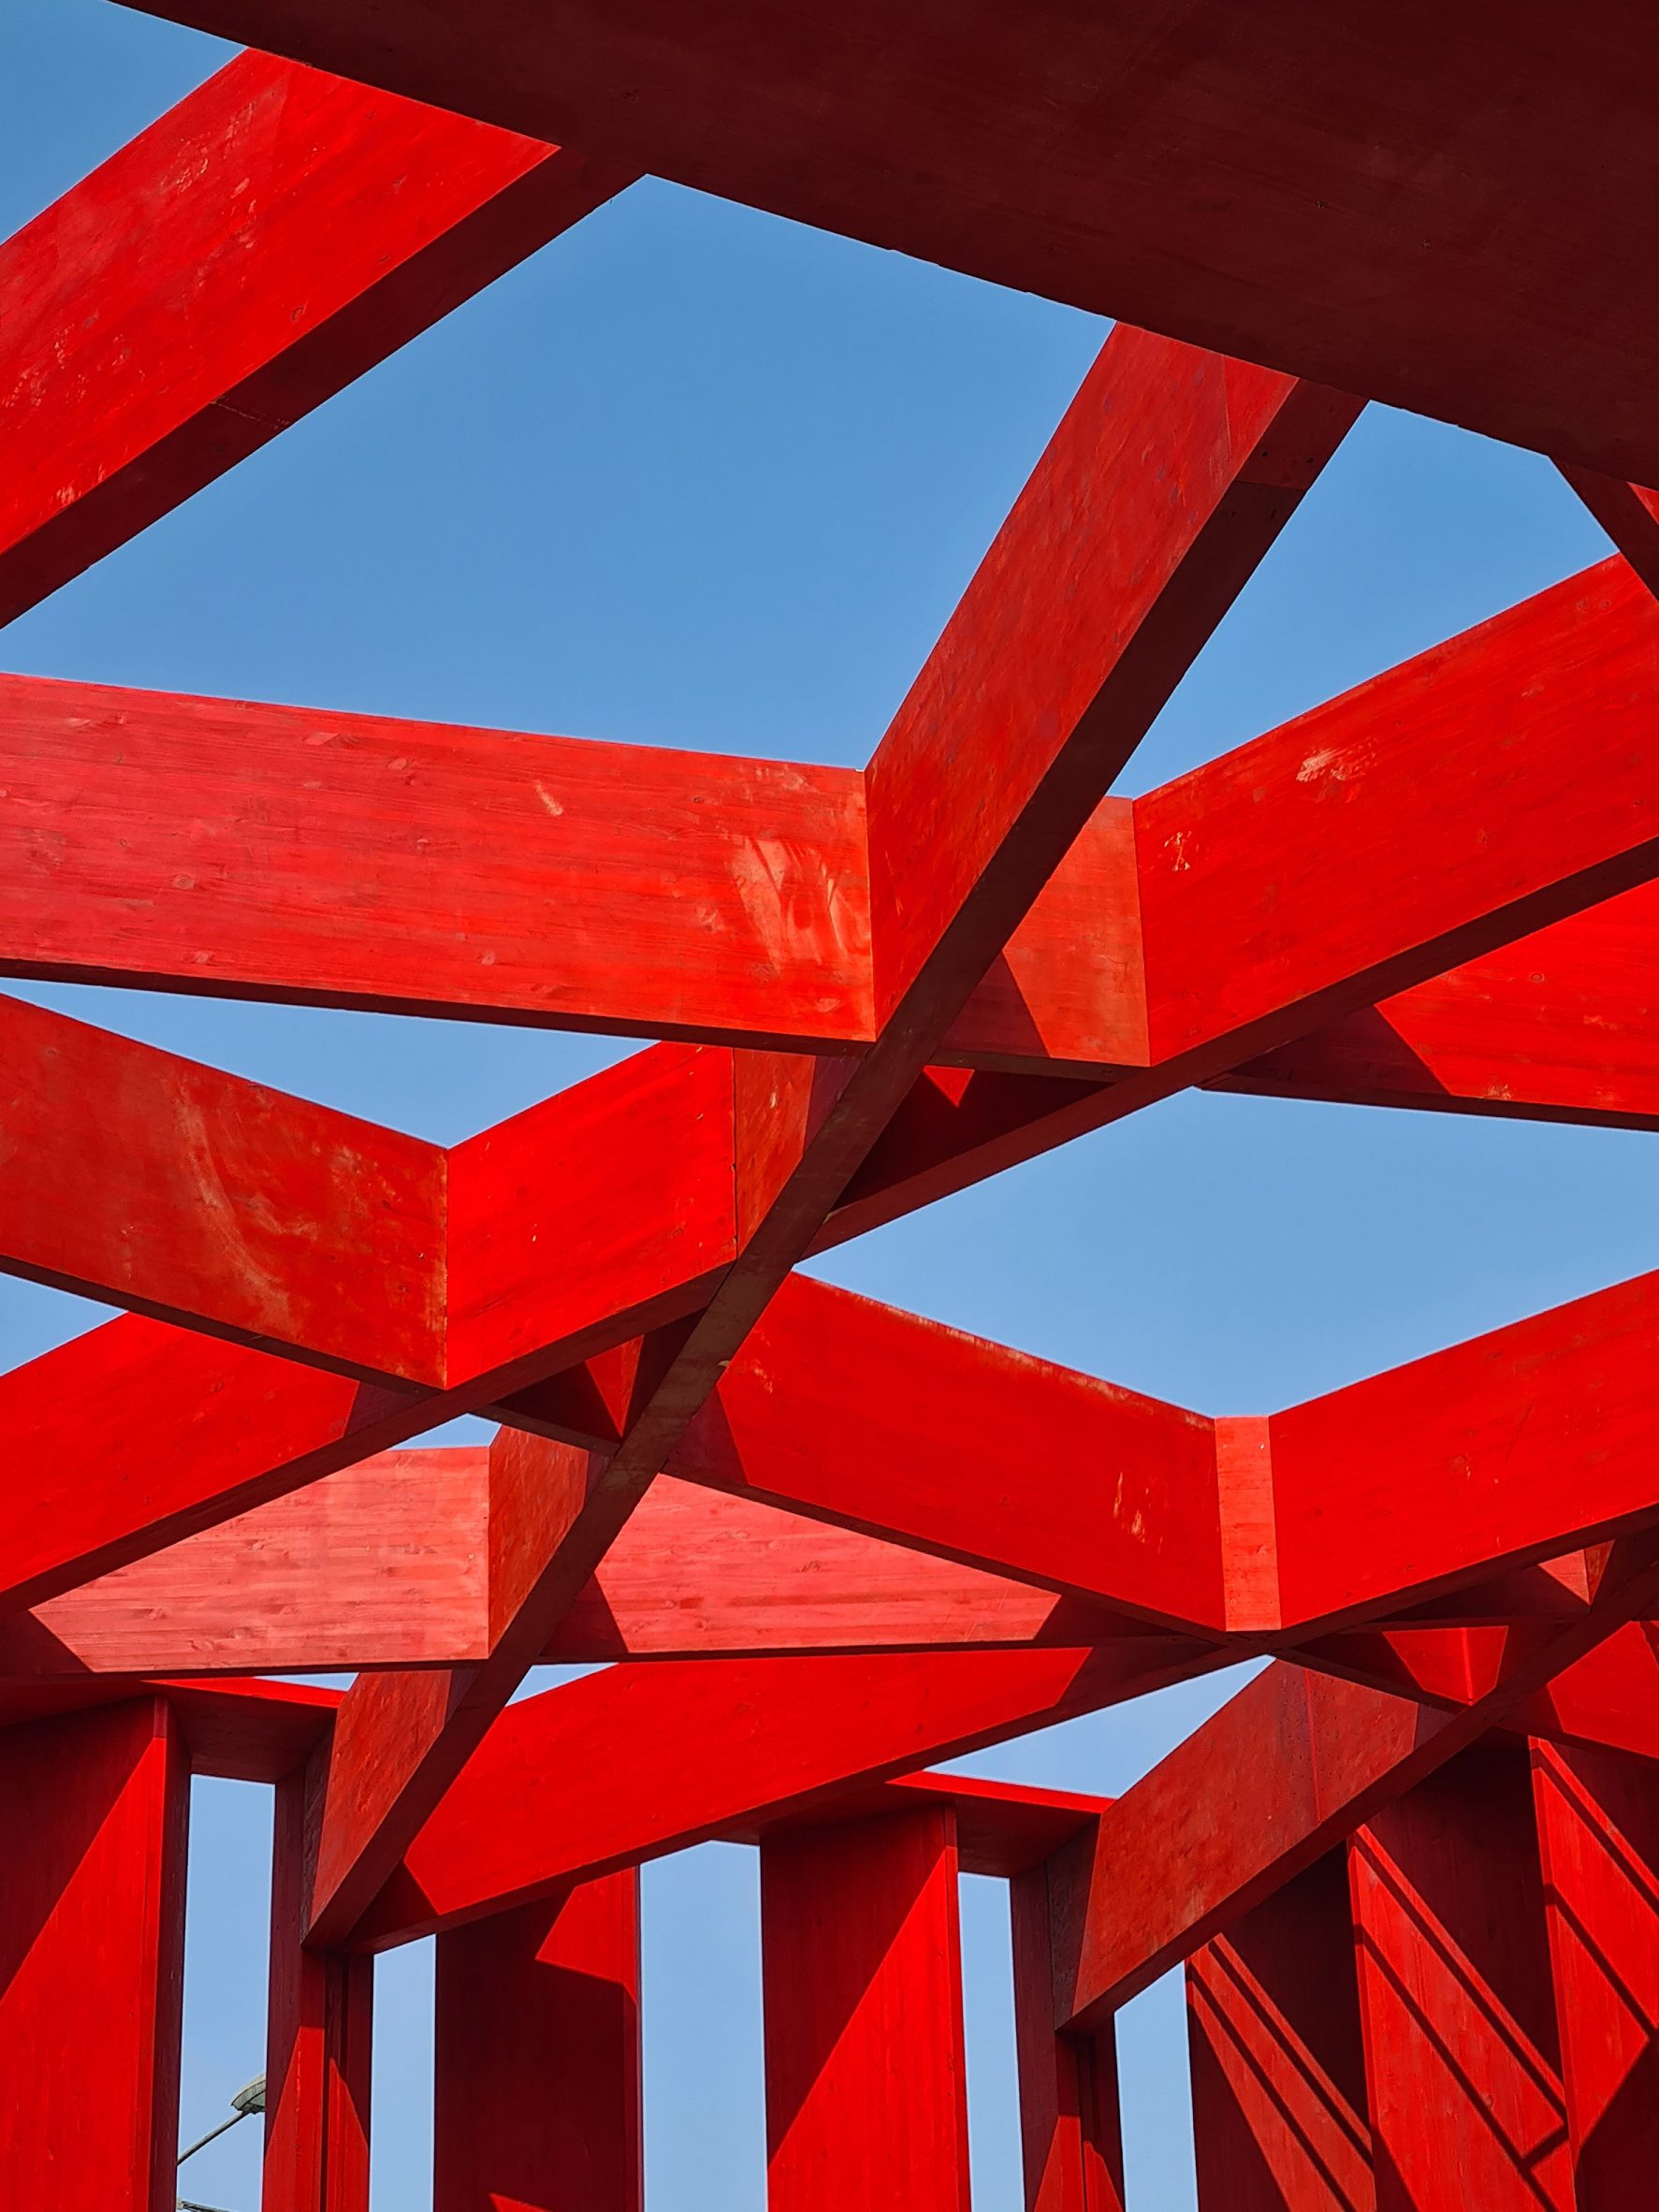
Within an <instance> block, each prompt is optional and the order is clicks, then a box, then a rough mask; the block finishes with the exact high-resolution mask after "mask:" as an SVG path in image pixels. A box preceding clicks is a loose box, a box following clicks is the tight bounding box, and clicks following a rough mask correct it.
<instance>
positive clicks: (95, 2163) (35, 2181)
mask: <svg viewBox="0 0 1659 2212" xmlns="http://www.w3.org/2000/svg"><path fill="white" fill-rule="evenodd" d="M0 1792H3V1793H4V1796H5V1799H6V1802H7V1805H8V1806H9V1807H10V1808H11V1818H10V1820H9V1821H8V1824H7V1860H6V1880H5V1883H4V1885H0V2079H3V2080H4V2081H5V2082H6V2083H7V2094H6V2096H5V2098H4V2100H3V2101H0V2197H3V2198H4V2200H5V2202H6V2203H7V2205H18V2206H20V2207H21V2206H22V2205H62V2204H65V2202H74V2203H76V2204H78V2205H79V2204H84V2205H131V2206H133V2207H134V2208H135V2212H172V2207H173V2204H174V2194H175V2192H174V2161H176V2159H177V2157H178V2144H179V2134H178V2130H179V2037H180V2030H181V2022H182V2001H183V1982H184V1852H185V1826H186V1821H187V1817H188V1799H189V1768H188V1765H187V1763H186V1760H185V1757H184V1754H183V1750H182V1743H181V1739H180V1736H179V1732H178V1729H177V1727H176V1726H175V1724H174V1723H173V1720H172V1718H171V1716H170V1714H169V1712H168V1710H167V1705H166V1703H165V1702H164V1701H163V1700H162V1699H160V1698H159V1697H156V1696H154V1695H149V1696H140V1697H138V1699H136V1700H134V1701H133V1702H131V1703H128V1704H123V1705H118V1706H114V1707H111V1708H109V1710H104V1711H100V1712H87V1713H80V1714H73V1715H65V1716H63V1717H61V1718H56V1719H50V1720H44V1719H43V1720H38V1721H35V1722H33V1723H31V1724H27V1725H25V1726H22V1727H16V1728H8V1729H6V1730H4V1731H0Z"/></svg>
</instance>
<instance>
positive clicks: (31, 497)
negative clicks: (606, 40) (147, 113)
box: [0, 53, 632, 621]
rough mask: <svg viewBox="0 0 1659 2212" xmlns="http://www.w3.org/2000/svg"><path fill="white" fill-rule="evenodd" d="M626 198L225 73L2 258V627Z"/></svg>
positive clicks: (566, 172) (284, 76) (483, 142)
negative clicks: (596, 212) (565, 234)
mask: <svg viewBox="0 0 1659 2212" xmlns="http://www.w3.org/2000/svg"><path fill="white" fill-rule="evenodd" d="M631 179H632V172H630V171H628V170H626V169H622V168H618V167H616V166H615V165H610V164H604V163H599V162H590V161H588V160H586V159H585V158H584V157H583V156H582V155H580V154H576V153H567V152H562V151H560V149H558V148H556V147H552V146H548V145H545V144H541V143H538V142H537V141H536V140H534V139H531V138H521V137H518V136H517V135H515V134H514V133H512V132H510V131H502V130H497V129H492V128H490V127H489V126H488V125H486V124H477V123H472V122H468V121H465V120H463V119H462V118H461V117H459V116H458V115H455V114H453V113H446V112H444V111H443V109H440V108H431V107H423V106H420V105H417V104H416V103H415V102H413V101H409V100H401V99H398V98H396V97H395V96H393V95H390V94H387V93H384V92H372V91H370V90H368V89H366V88H365V87H364V86H363V85H361V84H348V83H342V81H341V80H339V79H337V78H332V77H327V76H324V75H323V74H321V73H320V72H319V71H316V70H313V69H307V68H301V67H297V66H296V65H293V64H292V63H287V62H281V61H277V60H274V59H272V57H271V56H270V55H269V54H263V53H244V54H239V55H238V56H237V58H236V59H235V60H234V61H232V62H231V63H229V64H228V65H226V67H225V68H223V69H221V70H220V71H219V73H218V74H217V76H215V77H211V78H210V79H209V80H208V81H207V82H206V83H205V84H203V85H201V86H200V87H199V88H198V89H197V90H196V91H195V92H193V93H191V94H190V95H188V96H187V97H186V98H185V99H183V100H182V101H181V102H180V104H179V105H178V106H177V107H176V108H174V109H171V110H170V111H169V112H168V113H167V114H166V115H164V116H163V117H162V118H161V119H160V121H159V122H157V123H155V124H152V126H151V127H150V128H149V129H148V130H147V131H144V132H143V133H141V135H140V136H139V137H138V138H135V139H134V140H133V141H132V143H131V144H130V145H128V146H124V147H123V148H122V150H121V151H120V152H119V153H116V154H114V155H112V156H111V158H110V159H109V161H107V162H105V163H104V164H103V166H102V167H99V168H97V169H95V171H94V172H93V174H92V175H91V176H89V177H87V178H86V179H85V180H84V181H83V182H81V183H80V184H77V185H76V186H75V187H74V188H73V189H72V190H71V191H70V192H68V193H66V194H65V196H64V197H63V198H62V199H60V200H58V201H57V202H56V203H55V204H54V205H53V206H51V207H50V208H48V209H47V210H46V211H45V212H44V213H42V214H40V215H38V216H36V219H35V220H34V222H32V223H30V224H29V225H28V226H26V227H25V228H24V229H22V230H21V231H20V232H18V234H17V235H16V237H14V238H12V239H11V240H8V241H7V243H6V244H5V245H4V246H0V289H3V290H4V293H5V297H6V301H7V316H6V328H5V333H4V336H3V338H0V392H4V393H5V394H6V395H7V399H8V400H9V401H10V402H11V403H10V404H9V405H8V406H7V408H6V409H5V410H4V413H3V415H0V483H3V484H4V486H5V492H4V495H3V497H0V621H9V620H11V619H12V618H13V617H15V616H17V615H19V614H22V612H23V610H24V609H25V608H27V607H29V606H32V605H34V604H36V601H38V600H40V599H43V598H44V597H45V596H46V595H47V594H48V593H49V592H51V591H54V590H56V589H57V588H58V586H59V585H61V584H64V583H66V582H67V581H68V579H69V578H70V577H71V576H74V575H79V574H80V571H81V570H82V569H84V568H86V567H88V566H89V565H90V564H91V563H92V562H94V561H95V560H101V559H102V558H103V556H104V555H105V554H106V553H109V552H111V551H113V549H114V548H115V547H116V546H121V545H123V544H124V543H125V542H126V540H127V539H129V538H131V537H133V536H135V535H136V534H137V533H138V531H141V530H143V529H145V528H146V527H147V526H148V525H149V524H150V523H152V522H153V521H154V520H155V519H156V518H157V517H159V516H162V515H165V514H167V512H168V510H169V509H170V508H172V507H175V506H177V505H178V504H179V503H180V502H182V501H183V500H185V499H188V498H189V497H190V495H191V493H192V492H195V491H197V490H199V489H200V488H201V487H202V486H203V485H205V484H208V483H211V481H212V479H213V478H214V477H215V476H218V475H222V474H223V473H224V472H225V471H226V469H228V468H231V467H233V466H234V465H235V463H236V462H238V461H239V460H241V459H242V458H244V457H245V456H246V455H248V454H250V453H252V452H254V451H255V450H256V449H257V448H258V447H259V446H261V445H263V444H266V442H267V441H268V440H269V439H270V438H273V437H275V436H276V435H277V433H278V432H279V431H281V430H283V429H286V428H287V427H288V425H289V424H290V423H292V422H295V421H296V420H298V417H300V416H301V415H307V414H309V413H310V412H311V410H312V409H313V407H316V406H317V405H319V404H320V403H321V402H322V401H323V400H327V399H328V398H329V397H330V396H331V395H332V394H333V393H335V392H337V391H339V390H340V389H341V388H342V386H345V385H348V384H350V383H351V382H352V381H353V380H354V379H355V378H356V377H358V376H360V375H361V374H362V373H363V372H364V371H365V370H367V369H371V368H372V367H373V366H374V364H375V363H376V362H377V361H380V360H383V359H384V358H385V357H386V355H388V354H390V353H393V352H395V351H396V350H397V348H398V347H399V346H400V345H403V344H405V343H407V342H408V341H409V340H410V339H412V338H414V337H415V336H416V335H417V333H419V332H420V331H422V330H424V329H426V328H427V327H428V326H429V324H431V323H434V322H436V321H437V320H438V319H439V318H440V317H441V316H443V315H444V314H446V313H448V312H449V311H450V309H451V308H453V307H457V306H458V305H459V304H460V302H461V301H462V300H464V299H467V298H471V297H472V295H473V293H474V292H477V291H479V290H480V289H482V287H483V286H484V285H486V284H488V283H490V282H491V280H492V279H494V278H495V277H497V276H499V275H501V274H502V271H503V270H505V269H511V268H512V267H513V266H514V265H515V264H516V263H517V262H519V261H521V260H523V258H524V257H525V255H528V254H531V253H533V252H534V251H535V249H536V248H537V247H538V246H541V245H544V244H546V241H547V240H549V239H551V238H556V237H557V236H558V235H559V233H560V231H562V230H566V229H568V228H569V227H570V226H571V225H572V224H573V223H577V222H580V220H581V219H582V217H583V216H584V215H586V214H588V213H589V212H590V211H591V210H592V209H594V208H596V207H598V206H599V205H600V204H601V203H602V202H603V201H604V200H606V199H608V198H609V197H610V196H612V194H613V193H615V192H618V191H619V190H620V189H621V188H622V187H623V186H624V185H625V184H627V183H628V182H631ZM135 240H137V241H138V244H139V247H140V250H138V251H135V250H134V249H135ZM89 303H90V305H91V312H90V313H89V312H88V310H89ZM186 334H188V335H186ZM89 395H90V397H89Z"/></svg>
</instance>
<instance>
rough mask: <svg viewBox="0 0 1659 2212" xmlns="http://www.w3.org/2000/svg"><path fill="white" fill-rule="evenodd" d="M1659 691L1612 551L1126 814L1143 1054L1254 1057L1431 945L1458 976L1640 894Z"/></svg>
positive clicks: (1396, 984)
mask: <svg viewBox="0 0 1659 2212" xmlns="http://www.w3.org/2000/svg"><path fill="white" fill-rule="evenodd" d="M1656 677H1659V606H1656V605H1655V603H1654V600H1653V597H1652V593H1651V592H1650V591H1649V590H1648V589H1647V588H1646V586H1645V585H1644V584H1642V582H1641V581H1640V579H1639V578H1638V577H1637V576H1636V575H1635V574H1634V573H1633V572H1632V571H1631V569H1630V568H1629V567H1628V566H1627V564H1626V563H1625V562H1624V561H1623V560H1619V559H1617V558H1615V559H1613V560H1608V561H1604V562H1603V563H1601V564H1600V565H1599V566H1598V567H1595V568H1593V569H1588V570H1586V571H1585V572H1584V573H1583V574H1582V575H1578V576H1570V577H1568V578H1567V579H1566V580H1565V582H1564V583H1562V584H1558V585H1556V586H1554V587H1553V588H1552V589H1550V590H1548V591H1544V592H1540V593H1539V594H1537V596H1536V597H1535V598H1533V599H1530V600H1527V601H1524V602H1523V603H1522V604H1521V605H1520V606H1517V607H1512V608H1510V609H1508V610H1507V611H1506V613H1504V614H1502V615H1498V616H1496V617H1494V618H1493V619H1492V621H1490V622H1487V623H1484V624H1482V625H1481V626H1480V627H1479V628H1478V629H1477V630H1475V631H1472V632H1470V633H1466V634H1465V635H1464V636H1463V637H1461V638H1457V639H1453V640H1452V641H1451V642H1450V643H1449V644H1448V645H1445V646H1440V647H1436V648H1433V649H1432V650H1431V651H1429V652H1427V653H1424V654H1421V655H1419V657H1418V658H1417V659H1416V660H1414V661H1410V662H1405V663H1404V665H1403V666H1402V667H1400V668H1397V669H1393V670H1390V672H1389V673H1388V674H1387V675H1385V676H1381V677H1375V678H1374V679H1373V681H1372V682H1371V683H1369V684H1365V685H1361V686H1360V687H1359V689H1358V690H1356V691H1350V692H1347V693H1346V694H1345V695H1344V696H1343V697H1341V698H1340V699H1336V700H1332V702H1330V704H1329V705H1327V706H1320V707H1316V708H1315V709H1314V710H1313V711H1312V712H1311V713H1310V714H1306V715H1303V716H1302V717H1301V718H1300V720H1297V721H1294V722H1291V723H1288V724H1287V725H1286V727H1285V728H1284V729H1282V730H1278V731H1275V732H1273V734H1272V735H1271V736H1269V737H1266V738H1262V739H1259V740H1258V741H1257V742H1256V743H1255V744H1254V745H1248V746H1244V747H1242V748H1240V749H1238V750H1237V751H1235V752H1231V753H1226V754H1224V755H1223V756H1222V757H1221V758H1220V759H1219V760H1216V761H1212V762H1210V763H1208V764H1206V765H1205V766H1204V767H1202V768H1199V769H1196V770H1195V771H1194V772H1193V773H1192V774H1191V775H1190V776H1186V777H1183V778H1181V779H1178V780H1177V781H1176V782H1174V783H1171V784H1166V785H1165V786H1164V787H1163V788H1162V789H1161V790H1160V791H1158V792H1156V793H1152V794H1150V795H1149V797H1148V798H1146V799H1144V800H1142V801H1140V802H1138V803H1137V806H1136V809H1135V838H1136V848H1137V851H1138V854H1139V872H1140V878H1141V919H1142V933H1143V941H1144V944H1145V952H1146V970H1147V1002H1148V1020H1149V1024H1150V1031H1151V1041H1152V1050H1153V1055H1154V1057H1155V1058H1156V1059H1158V1060H1165V1059H1171V1058H1174V1057H1176V1056H1178V1055H1182V1054H1185V1053H1189V1052H1192V1051H1194V1050H1195V1049H1196V1048H1198V1047H1200V1046H1201V1045H1203V1044H1205V1043H1206V1042H1208V1041H1211V1040H1215V1039H1219V1038H1221V1037H1224V1036H1225V1037H1227V1038H1228V1039H1229V1040H1230V1046H1238V1045H1244V1046H1246V1047H1251V1046H1254V1047H1255V1048H1256V1049H1265V1048H1267V1047H1270V1046H1272V1045H1274V1044H1277V1043H1280V1042H1282V1041H1287V1040H1288V1037H1290V1036H1292V1035H1294V1034H1295V1033H1296V1030H1297V1029H1298V1028H1302V1029H1306V1028H1309V1027H1312V1026H1314V1025H1315V1024H1316V1023H1317V1022H1318V1021H1320V1020H1322V1019H1323V1018H1324V1017H1325V1014H1326V1012H1327V1010H1328V1006H1329V1003H1330V1002H1329V1001H1328V999H1327V996H1326V995H1327V993H1329V992H1331V991H1332V990H1338V991H1341V992H1344V993H1345V994H1346V992H1347V991H1350V990H1351V989H1352V988H1353V986H1354V985H1355V983H1356V982H1359V981H1360V980H1361V979H1363V982H1364V989H1365V996H1366V997H1368V998H1377V997H1386V996H1388V995H1389V994H1390V992H1392V991H1395V990H1397V989H1399V988H1400V987H1401V986H1402V985H1403V984H1405V983H1410V982H1417V981H1419V979H1420V977H1421V976H1422V975H1423V973H1424V969H1423V968H1422V967H1421V965H1420V963H1421V961H1422V958H1423V953H1424V951H1425V949H1426V948H1431V947H1432V948H1434V950H1433V953H1432V955H1431V956H1432V958H1433V965H1434V967H1437V968H1447V967H1450V966H1452V965H1454V964H1456V963H1458V962H1460V961H1463V960H1467V959H1470V958H1473V957H1474V956H1476V955H1477V954H1479V953H1485V952H1488V951H1490V950H1491V949H1492V947H1493V946H1495V945H1497V944H1501V943H1503V942H1504V941H1506V939H1510V938H1513V937H1515V936H1517V935H1521V934H1523V933H1525V932H1526V931H1528V930H1531V929H1535V928H1538V927H1539V926H1541V925H1542V924H1546V923H1549V922H1552V921H1555V920H1558V919H1559V918H1560V917H1561V916H1562V915H1563V914H1564V913H1568V912H1571V911H1573V910H1575V909H1576V908H1579V907H1583V906H1589V905H1592V904H1594V902H1595V901H1596V900H1597V899H1600V898H1605V897H1608V895H1611V894H1613V893H1615V892H1618V891H1623V890H1625V889H1627V888H1628V887H1629V886H1630V885H1632V884H1634V883H1637V882H1640V881H1643V880H1646V879H1647V878H1648V877H1649V876H1651V875H1652V873H1653V870H1654V868H1655V866H1659V856H1656V855H1655V852H1654V851H1653V846H1654V840H1655V837H1656V836H1659V810H1655V809H1654V808H1653V803H1652V793H1651V790H1650V787H1649V784H1648V780H1647V778H1646V769H1645V763H1646V759H1647V753H1648V749H1649V744H1650V741H1651V731H1652V714H1653V706H1652V701H1653V693H1654V686H1655V678H1656ZM1500 822H1501V823H1502V834H1498V825H1499V823H1500ZM1408 823H1409V830H1408V829H1407V826H1406V825H1407V824H1408ZM1407 836H1409V838H1410V842H1411V856H1412V857H1411V865H1410V866H1409V867H1404V868H1403V867H1401V866H1400V865H1399V857H1400V851H1401V845H1402V840H1403V839H1404V838H1405V837H1407ZM1220 942H1225V943H1226V944H1227V945H1228V947H1229V957H1228V959H1227V961H1226V962H1225V963H1224V964H1223V965H1222V966H1221V967H1219V968H1218V967H1217V966H1216V963H1215V946H1216V944H1217V943H1220ZM1430 972H1433V970H1432V969H1431V970H1430ZM1353 1003H1354V1000H1353V999H1352V998H1349V999H1348V1000H1347V1004H1348V1005H1349V1006H1352V1005H1353ZM1337 1011H1342V1010H1341V1008H1340V1007H1339V1008H1338V1009H1337ZM1275 1029H1276V1031H1277V1034H1274V1031H1275Z"/></svg>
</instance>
